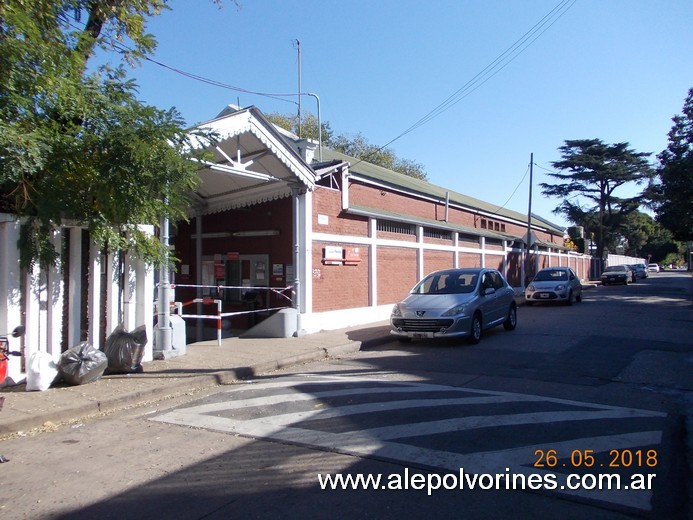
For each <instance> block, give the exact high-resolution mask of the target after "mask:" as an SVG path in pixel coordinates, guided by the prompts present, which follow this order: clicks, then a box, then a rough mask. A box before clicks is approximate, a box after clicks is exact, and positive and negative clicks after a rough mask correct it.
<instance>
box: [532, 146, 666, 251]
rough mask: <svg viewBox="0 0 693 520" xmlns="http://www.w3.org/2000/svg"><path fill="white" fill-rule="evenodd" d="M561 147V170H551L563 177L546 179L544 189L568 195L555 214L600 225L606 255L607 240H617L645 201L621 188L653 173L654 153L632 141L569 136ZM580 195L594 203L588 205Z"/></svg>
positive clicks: (601, 245) (600, 248)
mask: <svg viewBox="0 0 693 520" xmlns="http://www.w3.org/2000/svg"><path fill="white" fill-rule="evenodd" d="M559 150H560V152H561V156H562V159H561V160H560V161H556V162H553V163H552V165H553V167H554V168H556V169H557V170H560V171H559V172H555V173H549V174H548V175H549V176H550V177H553V178H554V179H558V180H559V181H560V182H559V183H557V184H549V183H542V184H541V187H542V193H543V194H544V195H547V196H551V197H557V198H560V199H563V202H562V203H561V204H560V205H559V206H558V207H557V208H556V209H555V210H554V213H556V214H562V215H564V216H565V217H567V218H568V219H569V220H570V221H572V222H573V223H575V224H578V225H583V226H585V229H590V228H591V229H595V228H596V233H595V241H596V255H597V256H598V257H599V258H602V257H603V256H604V251H605V247H606V245H607V244H613V243H614V241H615V240H616V241H617V238H618V234H619V233H618V232H619V227H620V226H621V225H622V223H623V221H624V219H625V217H626V216H627V215H628V214H629V213H631V212H633V211H635V210H636V209H638V207H639V206H640V200H641V196H640V195H639V196H636V197H630V198H622V197H619V196H617V194H616V192H617V190H618V189H619V188H621V187H623V186H626V185H632V184H636V185H639V184H642V183H644V182H646V181H647V180H648V179H651V178H652V176H653V175H654V171H653V169H652V167H651V166H650V164H649V162H648V160H647V157H649V156H650V155H651V154H649V153H639V152H636V151H634V150H632V149H631V148H629V145H628V143H616V144H606V143H604V142H602V141H601V140H600V139H580V140H566V141H565V144H564V145H563V146H561V147H560V148H559ZM579 197H583V198H585V199H587V200H588V201H589V204H590V205H588V206H587V207H583V206H582V204H581V203H580V201H579ZM595 217H596V218H595ZM595 220H596V222H595ZM612 247H613V246H612Z"/></svg>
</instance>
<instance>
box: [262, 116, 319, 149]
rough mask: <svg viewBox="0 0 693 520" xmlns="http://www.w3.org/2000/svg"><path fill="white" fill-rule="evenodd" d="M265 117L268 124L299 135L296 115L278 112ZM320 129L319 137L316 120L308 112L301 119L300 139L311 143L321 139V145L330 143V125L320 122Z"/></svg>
mask: <svg viewBox="0 0 693 520" xmlns="http://www.w3.org/2000/svg"><path fill="white" fill-rule="evenodd" d="M265 117H267V119H268V120H269V121H270V122H272V123H274V124H275V125H277V126H278V127H281V128H283V129H284V130H288V131H289V132H293V133H294V134H296V135H299V131H298V115H296V114H294V115H285V114H280V113H278V112H273V113H271V114H266V116H265ZM320 128H321V132H322V135H319V133H318V118H317V117H315V116H314V115H313V114H311V113H310V112H307V113H305V114H304V115H303V116H302V117H301V137H303V138H306V139H312V140H313V141H317V140H318V137H322V142H323V143H328V142H330V140H331V139H332V133H333V132H332V128H330V123H329V122H327V121H321V122H320Z"/></svg>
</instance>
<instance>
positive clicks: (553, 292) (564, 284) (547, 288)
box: [525, 267, 582, 305]
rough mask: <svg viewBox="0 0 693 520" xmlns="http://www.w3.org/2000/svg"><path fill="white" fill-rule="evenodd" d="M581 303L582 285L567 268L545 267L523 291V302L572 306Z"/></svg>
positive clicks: (573, 272)
mask: <svg viewBox="0 0 693 520" xmlns="http://www.w3.org/2000/svg"><path fill="white" fill-rule="evenodd" d="M573 301H578V302H579V301H582V283H580V279H579V278H578V276H577V275H576V274H575V271H573V270H572V269H570V268H569V267H547V268H545V269H542V270H541V271H539V272H538V273H537V274H536V275H535V276H534V278H533V279H532V281H531V282H530V283H529V285H528V286H527V288H526V289H525V302H526V303H527V305H534V304H535V303H537V302H560V303H564V304H566V305H572V303H573Z"/></svg>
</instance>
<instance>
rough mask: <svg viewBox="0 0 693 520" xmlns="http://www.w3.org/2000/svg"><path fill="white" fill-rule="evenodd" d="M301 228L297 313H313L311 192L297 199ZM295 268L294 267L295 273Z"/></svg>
mask: <svg viewBox="0 0 693 520" xmlns="http://www.w3.org/2000/svg"><path fill="white" fill-rule="evenodd" d="M299 212H300V220H301V222H300V223H301V227H300V228H299V235H300V238H299V244H300V255H299V256H300V260H299V261H300V265H301V266H302V267H301V279H302V282H303V283H302V288H303V290H302V291H301V305H300V307H299V312H302V313H304V314H309V313H311V312H313V192H312V191H306V193H304V194H303V195H301V196H300V197H299ZM296 268H297V266H294V272H296Z"/></svg>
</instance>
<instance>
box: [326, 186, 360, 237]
mask: <svg viewBox="0 0 693 520" xmlns="http://www.w3.org/2000/svg"><path fill="white" fill-rule="evenodd" d="M341 208H342V195H341V193H340V192H338V191H336V190H331V189H327V188H321V187H318V188H317V189H316V190H315V191H314V192H313V231H315V232H316V233H337V234H340V235H352V236H361V237H365V236H368V218H366V217H359V216H355V215H350V214H347V213H343V212H342V209H341ZM318 215H326V216H327V218H328V219H329V221H328V225H324V224H318Z"/></svg>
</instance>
